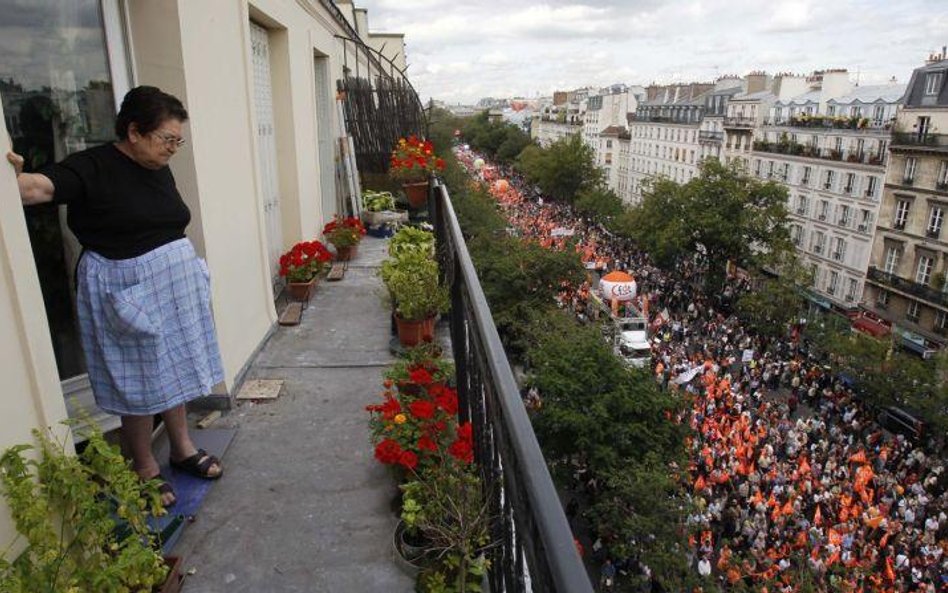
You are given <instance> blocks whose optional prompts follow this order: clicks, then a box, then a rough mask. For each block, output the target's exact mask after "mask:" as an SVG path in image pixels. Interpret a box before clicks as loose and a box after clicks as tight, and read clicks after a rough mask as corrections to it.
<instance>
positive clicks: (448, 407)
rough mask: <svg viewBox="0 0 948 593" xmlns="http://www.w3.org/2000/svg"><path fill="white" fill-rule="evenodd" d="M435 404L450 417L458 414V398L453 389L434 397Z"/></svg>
mask: <svg viewBox="0 0 948 593" xmlns="http://www.w3.org/2000/svg"><path fill="white" fill-rule="evenodd" d="M435 403H436V404H437V405H438V407H439V408H441V409H442V410H444V411H445V412H446V413H448V414H451V415H452V416H453V415H454V414H457V413H458V396H457V395H456V394H455V393H454V390H453V389H446V390H444V392H443V394H442V395H437V396H435Z"/></svg>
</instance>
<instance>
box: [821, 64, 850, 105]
mask: <svg viewBox="0 0 948 593" xmlns="http://www.w3.org/2000/svg"><path fill="white" fill-rule="evenodd" d="M852 90H853V84H852V83H851V82H850V81H849V73H848V72H827V73H824V74H823V86H822V87H821V88H820V113H826V102H827V101H829V100H830V99H832V98H833V97H843V96H845V95H848V94H849V93H850V92H852Z"/></svg>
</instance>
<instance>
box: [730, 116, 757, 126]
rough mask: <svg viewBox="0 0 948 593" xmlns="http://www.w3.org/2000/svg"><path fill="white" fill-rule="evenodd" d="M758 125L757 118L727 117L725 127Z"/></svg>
mask: <svg viewBox="0 0 948 593" xmlns="http://www.w3.org/2000/svg"><path fill="white" fill-rule="evenodd" d="M756 125H757V120H756V119H754V118H752V117H725V118H724V127H725V128H753V127H755V126H756Z"/></svg>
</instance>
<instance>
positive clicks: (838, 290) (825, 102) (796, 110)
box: [750, 71, 905, 310]
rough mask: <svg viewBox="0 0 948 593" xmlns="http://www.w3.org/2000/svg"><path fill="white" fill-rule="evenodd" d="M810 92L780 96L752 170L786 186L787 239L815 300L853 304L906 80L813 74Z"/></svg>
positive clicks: (843, 306) (759, 136) (757, 143)
mask: <svg viewBox="0 0 948 593" xmlns="http://www.w3.org/2000/svg"><path fill="white" fill-rule="evenodd" d="M807 82H808V85H809V87H810V90H808V91H807V92H805V93H803V94H800V95H797V96H794V97H789V98H786V99H782V98H778V99H777V100H776V101H774V103H773V105H772V106H771V108H770V114H769V117H768V118H767V120H766V121H764V123H763V125H762V126H761V127H760V128H758V129H757V131H756V138H755V140H754V145H753V149H752V152H751V154H750V163H751V169H750V172H751V174H753V175H755V176H757V177H759V178H762V179H769V180H774V181H777V182H779V183H781V184H783V185H785V186H786V187H787V189H788V193H789V203H788V204H787V208H788V211H789V214H790V225H791V226H790V234H791V239H792V240H793V242H794V244H795V245H796V246H797V250H798V252H799V254H800V256H801V260H802V262H803V263H804V264H805V265H806V266H807V267H808V268H809V269H810V271H811V273H812V278H813V285H812V292H813V293H815V295H816V299H815V300H816V301H817V302H819V303H821V304H824V305H825V304H829V305H831V306H835V307H836V308H838V309H840V310H855V309H856V308H857V307H858V304H859V302H860V300H861V298H862V294H863V288H864V286H865V279H866V270H867V268H868V264H869V258H870V254H871V246H872V240H873V236H874V234H875V226H876V221H877V218H878V214H879V207H880V204H881V197H882V191H881V188H882V182H883V179H884V176H885V162H886V154H887V150H888V142H889V135H890V128H891V126H892V122H893V120H894V117H895V113H896V111H897V110H898V107H899V105H900V103H901V97H902V95H903V94H904V90H905V87H904V85H896V84H890V85H880V86H865V87H855V86H854V85H852V84H851V83H849V78H848V73H846V72H845V71H830V72H827V73H816V74H814V75H813V76H811V77H809V78H808V80H807Z"/></svg>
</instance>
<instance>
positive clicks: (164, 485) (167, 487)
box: [145, 473, 178, 508]
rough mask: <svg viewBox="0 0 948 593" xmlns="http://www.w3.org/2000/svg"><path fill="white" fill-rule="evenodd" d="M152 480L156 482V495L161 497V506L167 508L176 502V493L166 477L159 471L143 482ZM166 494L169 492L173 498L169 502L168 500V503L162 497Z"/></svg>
mask: <svg viewBox="0 0 948 593" xmlns="http://www.w3.org/2000/svg"><path fill="white" fill-rule="evenodd" d="M152 481H157V482H158V496H159V497H161V498H162V502H161V506H163V507H164V508H168V507H171V506H174V505H175V504H177V502H178V495H177V494H175V491H174V486H172V485H171V482H169V481H168V478H166V477H164V476H163V475H161V474H160V473H159V474H155V475H154V476H152V477H150V478H148V479H147V480H145V482H152ZM168 494H170V495H171V496H172V497H173V498H172V501H171V502H169V503H168V504H165V503H164V500H163V499H164V497H165V496H166V495H168Z"/></svg>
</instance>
